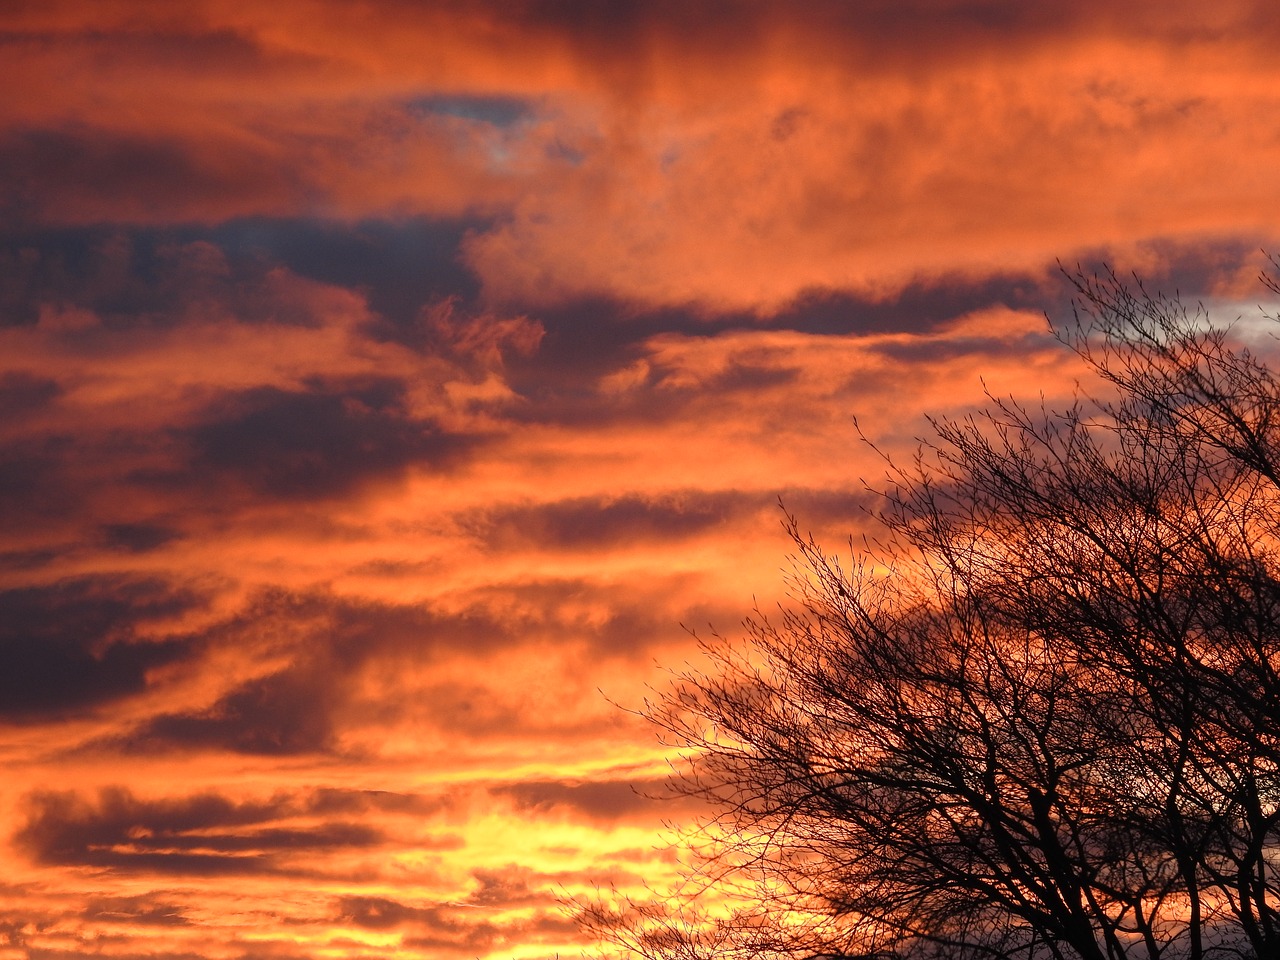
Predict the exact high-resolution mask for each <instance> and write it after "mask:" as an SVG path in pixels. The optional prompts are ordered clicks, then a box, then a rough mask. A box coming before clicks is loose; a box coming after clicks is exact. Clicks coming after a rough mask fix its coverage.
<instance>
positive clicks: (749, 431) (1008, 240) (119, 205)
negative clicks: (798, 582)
mask: <svg viewBox="0 0 1280 960" xmlns="http://www.w3.org/2000/svg"><path fill="white" fill-rule="evenodd" d="M1278 50H1280V5H1277V4H1275V3H1274V2H1269V0H1260V2H1256V3H1246V2H1236V0H1221V2H1217V3H1205V2H1203V0H1194V2H1191V0H1137V2H1122V3H1116V2H1114V0H1106V2H1103V0H1080V2H1062V3H1056V2H1038V3H1024V2H1019V0H1005V2H997V0H990V2H981V0H970V2H966V0H843V2H841V0H806V2H804V3H791V2H784V0H777V2H747V0H741V2H729V0H671V2H666V0H653V2H640V0H572V2H571V0H487V2H483V0H472V2H463V0H456V2H450V0H358V2H357V0H270V2H264V0H255V2H247V0H183V2H181V3H177V2H172V0H151V2H147V0H5V2H3V3H2V4H0V86H2V88H3V90H4V91H5V92H4V94H3V96H0V213H2V216H0V661H2V662H0V729H2V733H0V770H2V771H3V774H4V775H3V778H0V826H2V827H3V830H2V831H0V859H2V865H3V869H2V870H0V960H15V958H22V960H55V958H81V957H99V956H101V957H115V958H139V960H140V958H152V960H178V958H182V960H215V958H217V960H249V958H263V960H268V958H271V960H276V958H279V960H286V958H287V960H311V958H340V960H356V958H366V960H368V958H408V960H419V958H422V960H425V958H442V960H453V958H458V960H466V958H482V960H483V958H488V960H497V958H519V960H526V958H527V960H533V958H538V960H549V958H551V957H554V956H555V955H556V954H560V955H562V956H564V957H572V956H576V955H578V952H579V951H580V950H581V949H582V944H583V935H582V934H581V933H580V932H579V931H578V930H577V928H576V927H575V925H574V923H573V921H572V917H571V916H570V915H569V913H568V912H566V910H565V909H564V908H563V907H561V906H560V905H559V901H560V899H561V898H562V897H564V896H565V895H570V896H571V895H573V894H576V893H583V892H585V891H589V890H591V889H592V888H593V887H595V886H601V887H605V888H607V887H609V886H610V885H615V886H617V887H618V888H619V889H621V890H623V891H637V890H640V889H641V887H642V884H645V883H648V884H650V885H653V886H655V887H661V886H662V884H663V883H664V882H665V881H666V880H667V879H668V878H669V877H670V876H671V875H672V872H673V871H674V870H675V869H677V861H678V858H679V853H678V851H677V850H675V849H672V848H669V847H668V846H665V845H664V841H663V834H662V832H661V824H662V822H663V821H664V820H669V821H675V822H677V823H678V822H682V821H684V820H685V819H687V818H688V817H689V816H691V815H692V814H693V813H694V812H695V811H693V810H692V809H690V808H689V807H687V806H684V807H682V806H680V805H678V804H671V803H663V802H660V801H658V800H655V799H653V798H652V795H653V794H654V793H655V792H657V791H659V790H660V787H661V783H662V779H663V777H664V774H665V772H666V770H667V762H668V756H669V751H668V749H667V748H665V747H664V746H663V745H662V744H661V743H660V742H659V741H658V739H657V738H656V736H655V732H654V731H653V730H652V729H650V728H649V727H648V726H647V725H646V724H645V723H644V722H643V721H642V720H640V719H638V718H637V717H636V716H635V715H634V713H630V712H628V711H627V709H624V708H630V709H634V708H637V707H639V706H641V704H642V703H643V700H644V698H645V697H646V696H651V695H653V691H655V690H656V691H660V690H661V689H662V688H663V685H664V684H665V683H666V682H667V677H668V676H669V671H671V670H676V671H678V670H680V669H682V667H683V666H684V664H685V663H686V662H690V661H692V662H695V663H696V657H697V649H696V644H695V641H694V639H693V638H692V637H691V636H690V633H689V632H688V631H686V629H684V627H688V628H691V629H695V630H699V631H702V632H707V631H708V630H709V629H710V628H709V627H708V625H711V628H714V629H715V630H718V631H719V632H720V633H723V634H725V635H727V636H732V635H733V634H734V633H735V632H736V631H738V630H739V629H740V628H739V624H740V621H741V620H742V618H743V617H744V616H746V615H748V614H750V613H751V611H752V609H753V606H758V607H759V608H760V609H761V610H764V611H766V612H767V611H768V610H770V609H772V608H774V607H775V606H776V604H777V603H778V602H779V601H781V600H783V598H784V596H785V589H786V587H785V572H786V568H787V554H788V542H787V540H786V537H785V535H784V532H783V529H782V526H781V524H780V520H781V518H782V515H781V513H780V510H779V505H778V504H779V500H780V499H781V501H782V502H783V503H785V505H786V507H787V508H788V509H789V510H790V511H791V512H793V513H794V514H795V515H796V516H797V518H798V522H799V524H800V527H801V528H802V529H803V530H805V531H813V533H814V534H815V535H816V536H818V537H819V538H820V539H821V540H822V541H823V542H824V543H828V544H829V545H830V548H831V549H832V550H833V551H835V550H839V549H841V548H842V544H846V543H847V539H848V537H849V536H850V535H854V536H856V535H857V534H858V532H859V531H860V529H862V528H863V527H864V525H865V523H866V521H865V520H864V514H863V512H862V510H863V507H864V506H865V505H866V504H867V503H868V500H869V495H868V494H867V493H866V488H865V486H864V482H863V481H864V480H866V481H869V482H870V483H871V484H872V485H873V486H874V484H875V483H876V481H877V478H879V477H882V476H883V475H884V464H883V462H882V461H881V460H879V459H878V455H877V453H876V452H875V451H873V450H871V449H870V448H869V447H868V446H867V445H866V444H865V443H864V442H863V441H862V440H861V439H860V433H859V431H861V433H862V434H865V436H866V437H867V438H869V439H870V440H872V441H874V443H875V444H876V446H877V448H878V449H879V450H881V451H883V452H885V453H888V454H890V455H898V456H904V455H905V456H908V457H909V456H910V454H911V452H912V450H913V447H914V439H913V438H915V437H917V436H922V435H924V433H925V432H926V431H927V423H926V421H925V419H924V415H925V414H926V413H933V414H962V413H963V412H965V411H966V410H968V409H972V408H973V407H974V406H976V405H979V404H981V403H982V399H983V385H984V382H985V385H986V388H987V389H988V390H990V391H992V392H993V393H994V394H997V395H1004V394H1009V393H1015V394H1017V395H1019V396H1024V397H1030V398H1033V399H1035V400H1036V402H1038V397H1039V396H1040V395H1041V394H1044V395H1045V396H1046V398H1047V399H1048V402H1050V403H1051V404H1052V402H1053V401H1054V400H1055V398H1057V399H1061V398H1063V397H1066V396H1068V395H1070V393H1071V391H1072V389H1073V384H1074V383H1075V380H1076V378H1077V377H1078V376H1080V370H1079V367H1078V365H1077V363H1075V362H1074V359H1073V357H1072V356H1071V355H1070V354H1069V353H1068V352H1066V351H1065V350H1064V349H1063V348H1062V347H1061V346H1059V345H1058V344H1057V343H1056V342H1055V341H1054V340H1053V339H1052V337H1051V336H1050V334H1049V331H1048V328H1047V325H1046V323H1045V313H1046V312H1048V314H1049V315H1050V316H1053V317H1057V318H1063V317H1067V316H1069V307H1068V305H1067V304H1068V291H1067V289H1066V285H1065V284H1064V283H1063V281H1062V279H1061V277H1060V274H1059V272H1058V262H1059V261H1061V262H1062V263H1064V264H1067V265H1070V266H1074V265H1075V264H1077V263H1080V264H1082V265H1084V266H1085V268H1086V269H1089V268H1091V267H1093V266H1096V265H1099V264H1102V263H1104V262H1105V263H1110V264H1113V265H1114V266H1115V267H1116V268H1117V270H1119V271H1120V272H1122V273H1123V272H1128V271H1138V272H1139V273H1140V274H1141V275H1142V276H1143V277H1144V278H1145V279H1146V281H1147V283H1148V285H1149V286H1151V287H1152V288H1158V289H1164V290H1168V291H1170V292H1172V291H1173V290H1174V289H1175V288H1176V289H1178V290H1179V291H1180V292H1181V294H1182V296H1183V297H1184V298H1185V299H1187V300H1189V301H1193V302H1194V301H1196V300H1201V301H1203V302H1204V303H1205V304H1206V305H1207V306H1208V307H1209V308H1210V309H1211V310H1212V311H1213V312H1214V314H1215V315H1216V316H1219V317H1220V318H1222V319H1227V320H1230V319H1233V318H1235V317H1236V316H1241V315H1244V316H1249V315H1253V314H1255V313H1256V312H1257V309H1258V307H1259V305H1261V306H1262V307H1263V308H1264V309H1272V310H1274V309H1275V307H1276V305H1275V304H1274V303H1270V304H1269V303H1268V301H1267V300H1266V297H1267V296H1270V295H1269V294H1268V292H1267V291H1266V289H1265V288H1264V287H1262V285H1261V284H1259V283H1258V282H1257V275H1258V272H1259V269H1260V268H1261V267H1262V266H1263V265H1264V264H1265V262H1266V258H1265V255H1264V251H1266V252H1276V251H1280V176H1278V175H1277V172H1278V171H1280V120H1277V118H1278V117H1280V58H1278V57H1277V55H1276V54H1277V51H1278ZM1273 299H1274V298H1273ZM855 418H856V423H855ZM682 625H683V626H682Z"/></svg>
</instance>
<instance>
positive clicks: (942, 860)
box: [584, 273, 1280, 960]
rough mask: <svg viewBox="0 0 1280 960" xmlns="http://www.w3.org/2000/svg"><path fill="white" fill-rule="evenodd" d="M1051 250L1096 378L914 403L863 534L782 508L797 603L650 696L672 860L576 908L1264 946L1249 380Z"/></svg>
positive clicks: (650, 938)
mask: <svg viewBox="0 0 1280 960" xmlns="http://www.w3.org/2000/svg"><path fill="white" fill-rule="evenodd" d="M1071 279H1072V281H1073V282H1074V284H1075V287H1076V291H1077V294H1078V295H1077V298H1076V300H1075V309H1074V314H1073V317H1074V319H1073V321H1072V322H1069V323H1067V324H1065V325H1060V326H1058V327H1057V328H1056V332H1057V334H1058V336H1059V339H1060V340H1062V341H1063V342H1064V343H1065V344H1066V345H1067V346H1068V347H1070V348H1072V349H1074V350H1075V351H1076V352H1077V353H1078V354H1079V356H1080V357H1081V358H1082V359H1083V360H1084V361H1085V363H1086V364H1087V366H1088V367H1090V368H1092V370H1093V372H1094V373H1096V374H1097V376H1098V377H1099V378H1100V381H1101V387H1099V388H1098V389H1097V390H1096V391H1095V392H1097V393H1099V394H1100V397H1099V398H1096V399H1095V398H1088V397H1086V396H1083V395H1082V396H1081V398H1080V399H1078V400H1077V401H1076V402H1075V403H1074V405H1072V406H1071V407H1070V408H1068V409H1065V410H1057V411H1055V410H1050V409H1047V408H1044V407H1040V408H1034V407H1028V406H1025V405H1022V404H1020V403H1018V402H1016V401H1013V400H1008V399H997V398H994V397H993V398H990V405H989V406H988V408H987V409H986V410H985V411H984V412H983V413H981V414H980V415H977V416H973V417H969V418H964V419H957V420H947V419H937V420H934V421H932V423H933V428H934V434H935V438H934V440H933V441H932V442H931V443H928V444H926V446H925V447H924V448H923V449H922V450H921V451H920V454H919V455H918V456H917V457H916V458H915V459H914V460H913V461H912V462H911V463H910V464H907V465H898V464H893V463H890V464H889V470H890V479H889V482H888V484H887V488H886V489H884V490H880V491H877V492H878V494H879V507H878V509H877V510H875V511H874V512H875V516H876V517H877V518H878V521H879V523H880V525H881V528H882V530H883V531H884V532H883V534H882V535H881V536H879V537H878V538H877V539H874V540H871V541H868V543H867V545H866V547H865V549H863V550H861V551H859V552H857V553H855V555H854V557H853V559H852V561H851V563H849V564H843V563H842V562H841V561H840V560H839V559H837V558H835V557H832V556H829V555H827V554H826V553H824V552H823V550H822V549H821V548H820V547H819V546H818V545H817V544H815V543H814V542H813V541H812V540H811V539H809V538H807V537H805V536H803V535H802V534H801V532H800V530H799V529H798V528H797V527H796V525H795V523H794V521H791V529H790V532H791V534H792V536H793V538H794V541H795V543H796V547H797V559H798V561H799V562H798V564H797V567H796V569H797V576H796V578H795V581H794V591H793V596H794V599H795V600H796V601H798V603H796V604H795V605H794V608H789V609H788V610H787V611H785V612H783V613H782V614H780V616H779V617H778V618H776V621H771V620H770V619H768V618H766V617H759V616H758V617H757V618H755V619H754V620H752V621H749V622H748V636H747V638H746V641H745V642H741V643H737V644H730V643H726V642H723V641H718V640H713V641H710V642H708V643H706V644H705V646H706V648H707V650H708V652H709V654H710V655H711V657H712V658H713V663H714V666H713V667H712V669H710V670H708V671H706V672H702V673H690V674H687V675H685V676H683V677H681V678H680V679H679V681H678V682H677V683H676V684H675V685H674V687H673V689H672V690H671V691H670V693H669V694H667V695H666V696H665V698H663V699H661V700H660V701H658V702H656V703H653V704H651V705H650V706H649V708H648V711H647V712H648V714H649V715H650V717H651V718H652V719H653V720H654V721H656V722H657V723H658V724H659V725H660V726H661V727H662V728H663V729H664V730H665V731H666V732H667V734H669V735H670V736H671V737H672V739H673V741H674V742H675V743H677V744H679V745H680V746H682V747H683V748H684V753H685V756H686V757H687V760H688V765H687V767H686V768H684V769H683V770H682V772H681V774H680V775H679V776H678V777H677V778H676V779H675V781H674V789H675V790H676V791H677V792H679V793H682V794H686V795H691V796H695V797H699V798H703V799H704V800H707V801H709V802H710V804H711V807H710V809H711V810H713V811H714V813H713V814H712V815H710V816H709V817H708V818H707V819H706V820H705V821H704V822H703V823H702V824H701V825H700V832H699V833H698V835H697V844H696V851H695V854H694V858H693V860H692V861H691V865H690V866H689V869H688V877H687V879H688V883H687V886H686V888H685V889H684V890H683V891H680V892H678V893H676V894H672V895H671V896H669V897H668V898H666V899H654V900H651V901H646V902H643V903H636V902H627V901H623V902H617V901H614V902H611V903H610V902H605V901H600V902H597V903H594V904H592V905H590V906H589V907H587V908H586V909H585V911H584V914H585V919H586V923H587V925H588V926H589V927H591V928H592V929H593V930H594V931H595V932H596V933H597V934H598V935H599V936H601V937H602V938H603V939H604V940H605V941H607V942H609V943H611V944H612V945H613V946H615V947H618V948H621V949H622V950H623V951H624V952H628V953H630V954H633V955H639V956H643V957H648V958H653V960H695V958H703V957H707V958H709V957H716V958H743V960H745V958H761V960H765V958H801V957H812V958H878V960H879V958H883V960H888V958H903V960H912V958H938V960H942V958H957V960H958V958H991V960H1005V958H1008V960H1012V958H1029V960H1035V958H1053V960H1120V958H1143V960H1157V958H1168V960H1173V958H1178V960H1181V958H1190V960H1201V958H1217V957H1222V958H1226V957H1232V958H1273V957H1280V861H1278V857H1280V847H1278V846H1277V844H1278V841H1280V672H1278V671H1280V381H1277V378H1276V377H1275V375H1274V374H1273V373H1272V372H1271V371H1270V370H1269V369H1268V368H1267V367H1266V366H1265V364H1264V363H1262V362H1261V361H1260V360H1259V359H1258V358H1257V357H1256V356H1255V355H1254V354H1252V353H1251V352H1250V351H1249V350H1247V349H1245V348H1244V347H1242V346H1240V345H1238V344H1237V343H1235V342H1234V341H1233V337H1232V334H1231V331H1230V330H1229V329H1224V328H1221V327H1215V326H1213V325H1211V324H1210V323H1209V321H1208V317H1207V316H1206V314H1205V312H1204V311H1203V309H1202V308H1199V307H1197V308H1188V307H1187V306H1185V305H1184V304H1183V303H1182V302H1180V301H1179V300H1178V299H1177V298H1176V297H1175V298H1166V297H1163V296H1159V295H1152V294H1148V293H1147V292H1146V291H1145V290H1144V289H1143V287H1142V285H1141V284H1140V283H1136V284H1126V283H1125V282H1122V281H1121V280H1120V279H1118V278H1117V277H1116V276H1115V275H1114V274H1111V273H1103V274H1101V275H1096V276H1089V275H1084V274H1076V275H1074V276H1072V278H1071ZM1264 279H1266V282H1268V284H1269V285H1270V286H1271V287H1272V289H1276V287H1275V282H1274V280H1271V279H1268V278H1264ZM1278 292H1280V291H1278ZM691 891H692V893H694V894H696V896H694V895H691Z"/></svg>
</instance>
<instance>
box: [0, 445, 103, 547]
mask: <svg viewBox="0 0 1280 960" xmlns="http://www.w3.org/2000/svg"><path fill="white" fill-rule="evenodd" d="M79 452H80V451H79V450H78V448H77V446H76V442H75V439H74V438H73V437H70V436H65V435H60V434H46V435H44V436H34V437H27V438H22V439H18V440H13V441H10V442H9V443H0V528H3V529H6V530H9V531H13V532H17V531H19V530H42V529H44V528H45V526H46V525H47V523H48V520H49V518H51V517H57V516H62V517H65V516H67V515H70V514H73V513H75V512H76V511H77V508H78V506H79V505H80V504H81V503H82V502H83V499H84V492H83V491H81V490H77V489H76V485H75V483H74V482H73V481H72V479H71V478H70V477H69V476H68V475H67V474H66V470H65V466H66V463H67V461H68V460H71V459H74V458H75V457H76V456H77V455H78V454H79Z"/></svg>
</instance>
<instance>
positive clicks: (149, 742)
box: [124, 669, 335, 756]
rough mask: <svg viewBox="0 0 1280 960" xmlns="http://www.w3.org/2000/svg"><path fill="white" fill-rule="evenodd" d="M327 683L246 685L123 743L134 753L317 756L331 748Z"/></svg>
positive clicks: (279, 678) (292, 680)
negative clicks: (209, 751)
mask: <svg viewBox="0 0 1280 960" xmlns="http://www.w3.org/2000/svg"><path fill="white" fill-rule="evenodd" d="M333 686H334V683H333V681H332V680H331V679H330V678H328V677H318V676H316V675H315V674H314V673H312V672H309V671H305V670H298V669H289V670H283V671H281V672H279V673H275V674H272V675H271V676H268V677H263V678H261V679H258V680H253V681H250V682H249V683H246V684H244V685H242V686H240V687H238V688H236V689H235V690H233V691H232V692H231V693H229V694H227V695H226V696H225V697H222V698H221V699H220V700H218V702H217V703H215V704H214V705H213V706H212V707H210V708H209V709H208V710H203V711H200V712H197V713H188V714H165V715H163V716H159V717H156V718H154V719H152V720H150V721H148V722H147V723H146V724H144V725H143V726H142V727H141V728H140V729H138V730H135V731H134V732H132V733H131V734H129V735H128V736H127V738H125V740H124V745H125V746H127V748H128V749H130V750H134V751H143V752H147V751H150V750H153V749H155V748H156V747H158V746H163V745H168V746H171V747H175V748H177V747H181V748H183V749H193V748H194V749H199V748H206V749H207V748H220V749H224V750H232V751H235V752H238V753H250V754H261V755H267V756H279V755H286V754H300V753H319V752H324V751H326V750H329V749H331V748H332V747H333V744H334V734H335V731H334V727H333V720H332V717H331V715H330V714H331V710H332V708H333V706H334V703H333V697H334V691H333Z"/></svg>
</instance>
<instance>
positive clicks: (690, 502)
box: [468, 490, 774, 550]
mask: <svg viewBox="0 0 1280 960" xmlns="http://www.w3.org/2000/svg"><path fill="white" fill-rule="evenodd" d="M773 502H774V498H772V497H771V496H769V495H768V494H765V493H760V494H752V493H744V492H739V491H710V492H708V491H697V490H691V491H687V492H683V493H673V494H668V495H665V496H661V497H645V496H642V495H639V494H630V495H627V496H622V497H616V498H604V497H577V498H574V499H570V500H558V501H555V502H552V503H546V504H531V505H528V506H512V507H504V508H502V509H497V510H492V511H487V512H485V513H483V514H480V515H478V516H476V517H475V518H473V519H472V520H471V521H468V522H469V524H470V525H471V526H472V529H473V530H474V531H475V532H476V533H477V534H478V535H479V536H481V537H482V538H483V539H484V540H485V542H486V543H487V544H488V545H490V546H491V547H492V548H494V549H503V548H507V547H511V546H514V545H517V544H525V545H529V546H533V545H537V546H540V547H543V548H550V549H579V550H580V549H599V548H604V547H617V546H619V545H620V544H629V543H637V542H652V541H663V540H681V539H685V538H687V537H693V536H697V535H698V534H701V533H705V532H706V531H708V530H713V529H715V528H717V527H723V526H725V525H727V524H729V523H730V522H732V521H733V520H735V519H739V518H741V517H743V516H746V515H748V514H751V513H755V512H757V511H759V510H761V509H763V508H766V507H768V506H770V505H771V504H772V503H773Z"/></svg>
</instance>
